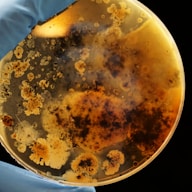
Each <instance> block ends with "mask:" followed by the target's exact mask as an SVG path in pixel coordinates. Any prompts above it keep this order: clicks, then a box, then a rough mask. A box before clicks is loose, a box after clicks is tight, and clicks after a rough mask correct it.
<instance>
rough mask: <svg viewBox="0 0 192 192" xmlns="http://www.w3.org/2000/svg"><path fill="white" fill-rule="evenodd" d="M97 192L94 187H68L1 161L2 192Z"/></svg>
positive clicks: (0, 179)
mask: <svg viewBox="0 0 192 192" xmlns="http://www.w3.org/2000/svg"><path fill="white" fill-rule="evenodd" d="M9 191H10V192H26V191H27V192H95V188H94V187H76V186H74V187H73V186H66V185H63V184H59V183H57V182H54V181H50V180H46V179H44V178H42V177H40V176H38V175H36V174H34V173H32V172H31V171H28V170H25V169H23V168H20V167H17V166H14V165H11V164H9V163H5V162H2V161H0V192H9Z"/></svg>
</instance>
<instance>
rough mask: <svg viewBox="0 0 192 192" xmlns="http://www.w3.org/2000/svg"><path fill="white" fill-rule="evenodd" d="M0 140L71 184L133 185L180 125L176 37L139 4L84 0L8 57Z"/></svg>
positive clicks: (0, 77) (30, 164)
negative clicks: (134, 178)
mask: <svg viewBox="0 0 192 192" xmlns="http://www.w3.org/2000/svg"><path fill="white" fill-rule="evenodd" d="M0 69H1V74H0V83H1V84H0V102H1V103H0V118H1V121H0V140H1V143H2V145H3V146H4V147H5V149H6V150H7V151H8V152H9V153H10V155H11V156H12V157H13V158H14V159H16V161H17V162H18V163H20V164H21V165H22V166H23V167H25V168H26V169H29V170H32V171H34V172H35V173H37V174H40V175H42V176H44V177H45V178H47V179H53V180H56V181H58V182H61V183H64V184H68V185H91V186H99V185H106V184H110V183H114V182H117V181H120V180H122V179H125V178H127V177H129V176H131V175H133V174H135V173H137V172H138V171H140V170H141V169H143V168H144V167H146V166H147V165H148V164H149V163H151V161H153V160H154V159H155V158H156V157H157V156H158V155H159V154H160V152H161V151H162V150H163V149H164V148H165V146H166V145H167V143H168V142H169V140H170V139H171V137H172V135H173V133H174V131H175V129H176V127H177V124H178V122H179V119H180V116H181V112H182V108H183V103H184V92H185V80H184V70H183V65H182V60H181V57H180V53H179V51H178V48H177V46H176V43H175V41H174V39H173V38H172V36H171V34H170V33H169V31H168V30H167V28H166V27H165V25H164V24H163V23H162V22H161V21H160V20H159V18H158V17H157V16H156V15H155V14H154V13H153V12H151V11H150V10H149V9H148V8H147V7H146V6H144V5H143V4H141V3H140V2H138V1H135V0H120V1H119V0H79V1H77V2H76V3H75V4H74V5H72V6H71V7H69V8H68V9H67V10H65V11H64V12H62V13H60V14H58V15H57V16H55V17H53V18H51V19H50V20H48V21H46V22H45V23H44V24H42V25H38V26H36V27H35V29H34V30H33V31H32V32H31V33H30V34H29V35H28V36H27V37H26V38H25V39H24V40H23V41H22V42H20V43H19V44H18V45H17V46H16V47H15V49H14V50H12V51H10V52H9V53H8V54H7V55H6V56H5V57H4V58H3V59H2V60H1V61H0Z"/></svg>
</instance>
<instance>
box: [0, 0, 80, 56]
mask: <svg viewBox="0 0 192 192" xmlns="http://www.w3.org/2000/svg"><path fill="white" fill-rule="evenodd" d="M75 1H76V0H0V59H2V57H3V56H5V54H7V53H8V52H9V51H10V50H12V49H13V48H15V46H16V45H17V44H18V43H19V42H20V41H21V40H23V39H24V38H25V37H26V36H27V35H28V34H29V33H30V32H31V29H32V28H33V27H34V26H35V25H36V24H37V23H38V22H44V21H46V20H47V19H49V18H50V17H52V16H54V15H55V14H56V13H59V12H61V11H62V10H64V9H65V8H66V7H68V6H69V5H70V4H72V3H74V2H75Z"/></svg>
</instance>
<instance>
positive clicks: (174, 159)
mask: <svg viewBox="0 0 192 192" xmlns="http://www.w3.org/2000/svg"><path fill="white" fill-rule="evenodd" d="M140 2H142V3H143V4H145V5H146V6H147V7H149V8H150V9H151V10H152V11H153V12H154V13H155V14H156V15H157V16H158V17H159V18H160V19H161V20H162V21H163V22H164V24H165V25H166V26H167V28H168V30H169V31H170V32H171V34H172V36H173V38H174V39H175V41H176V44H177V46H178V48H179V51H180V53H181V56H182V60H183V65H184V70H185V78H186V96H185V103H184V109H183V113H182V116H181V120H180V122H179V125H178V127H177V129H176V131H175V133H174V135H173V137H172V139H171V141H170V142H169V143H168V145H167V146H166V148H165V149H164V150H163V151H162V152H161V154H160V155H159V156H158V157H157V158H156V159H155V160H154V161H153V162H152V163H151V164H150V165H148V166H147V167H145V168H144V169H143V170H142V171H140V172H139V173H136V174H135V175H133V176H131V177H129V178H127V179H125V180H123V181H120V182H117V183H114V184H110V185H106V186H102V187H96V191H97V192H115V191H119V192H128V191H131V192H137V191H164V190H165V191H166V190H167V189H171V188H172V190H174V189H177V190H180V191H191V190H190V188H191V186H190V185H191V183H192V177H191V171H192V166H191V164H192V158H191V157H190V152H191V151H192V150H191V147H192V144H191V142H190V140H192V137H191V135H190V132H191V131H190V129H191V122H192V116H191V111H190V109H191V107H192V102H191V101H190V99H191V96H192V92H191V87H190V86H191V85H190V84H191V83H192V80H191V79H192V73H191V70H192V69H191V68H190V65H191V63H190V59H189V58H190V57H189V56H190V49H191V46H190V43H192V41H191V36H190V28H191V27H190V25H191V23H192V22H191V21H190V19H191V16H190V14H191V12H192V10H191V12H190V5H189V3H190V1H188V2H186V1H183V2H181V1H168V0H140ZM191 35H192V34H191ZM191 55H192V54H191ZM0 160H2V161H6V162H9V163H12V164H14V165H18V164H17V163H16V162H15V160H13V159H12V158H11V157H10V155H9V154H8V153H7V152H6V151H5V150H4V148H3V147H2V146H1V145H0ZM18 166H19V165H18ZM186 189H187V190H186Z"/></svg>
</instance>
